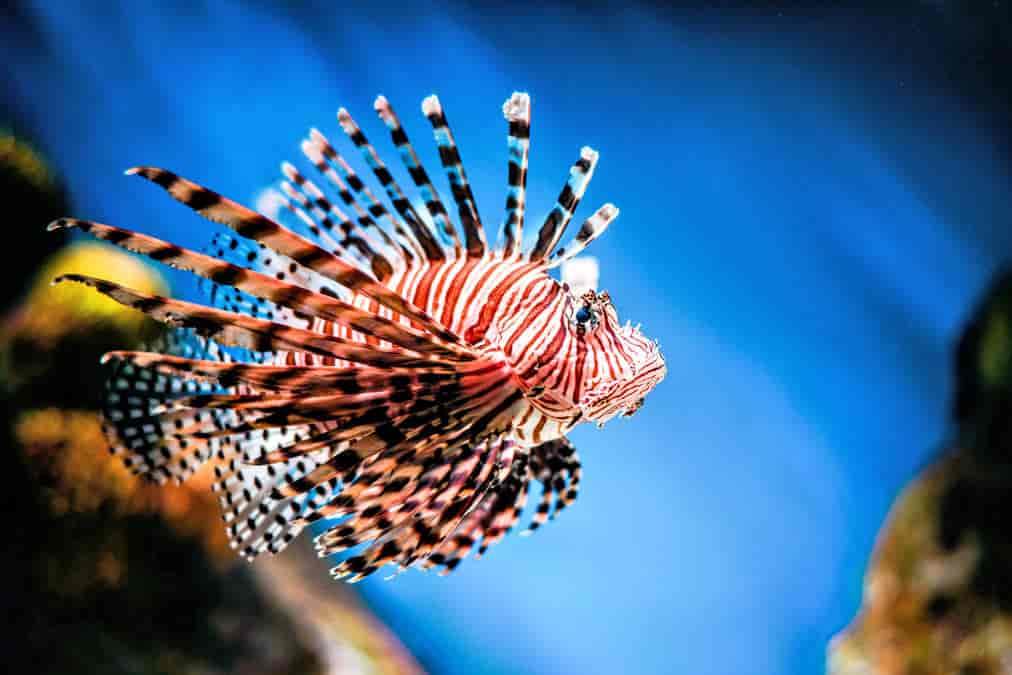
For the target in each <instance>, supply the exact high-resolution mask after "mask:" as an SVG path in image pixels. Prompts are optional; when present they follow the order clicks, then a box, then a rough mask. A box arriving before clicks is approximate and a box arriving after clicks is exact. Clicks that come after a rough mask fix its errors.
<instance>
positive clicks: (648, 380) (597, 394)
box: [579, 329, 667, 426]
mask: <svg viewBox="0 0 1012 675" xmlns="http://www.w3.org/2000/svg"><path fill="white" fill-rule="evenodd" d="M631 330H632V331H634V332H635V337H636V338H638V340H639V341H641V342H642V343H644V344H645V345H646V350H645V352H644V353H643V354H642V355H641V356H640V357H639V358H638V359H636V360H635V361H634V362H633V365H632V368H631V369H630V372H629V374H628V375H627V376H626V377H623V378H620V379H614V380H608V381H606V382H601V383H599V384H598V385H597V386H594V387H591V389H590V390H589V391H588V392H587V393H586V394H584V396H583V398H582V399H581V400H580V403H579V407H580V411H581V412H582V413H583V419H585V420H587V421H590V422H596V423H597V425H598V426H603V425H604V424H605V423H606V422H608V421H609V420H611V419H612V418H613V417H615V416H616V415H619V414H621V415H622V416H623V417H629V416H631V415H633V414H635V413H636V411H637V410H639V409H640V408H641V407H642V406H643V400H644V398H646V395H647V394H649V393H650V391H651V390H652V389H653V388H654V387H656V386H657V384H658V383H659V382H660V381H661V380H663V379H664V376H665V374H666V373H667V366H665V364H664V357H663V356H661V350H660V348H658V346H657V343H655V342H653V341H647V340H646V339H645V338H643V337H642V336H641V335H639V331H638V330H636V329H631Z"/></svg>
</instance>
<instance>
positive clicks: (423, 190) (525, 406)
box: [52, 94, 665, 581]
mask: <svg viewBox="0 0 1012 675" xmlns="http://www.w3.org/2000/svg"><path fill="white" fill-rule="evenodd" d="M422 109H423V112H424V113H425V115H426V117H427V118H428V119H429V121H430V122H431V124H432V127H433V131H434V135H435V139H436V143H437V145H438V148H439V155H440V159H441V163H442V165H443V168H444V169H445V172H446V175H447V178H448V181H449V183H450V187H451V192H452V198H453V207H454V208H455V210H456V212H457V216H458V220H459V222H460V229H461V232H460V234H458V231H457V229H456V227H455V226H454V224H453V222H452V219H451V217H450V214H449V212H448V210H447V205H446V203H444V202H443V201H442V199H441V197H440V196H439V193H438V192H437V190H436V188H435V187H434V185H433V184H432V182H431V179H430V177H429V175H428V173H427V172H426V170H425V168H424V167H423V166H422V165H421V163H420V162H419V160H418V158H417V156H416V154H415V151H414V149H413V147H412V145H411V143H410V142H409V141H408V138H407V135H406V133H405V131H404V129H403V127H402V126H401V124H400V122H399V120H398V119H397V117H396V115H395V114H394V112H393V110H392V108H391V107H390V105H389V103H388V102H387V101H386V99H384V98H383V97H380V98H379V99H377V101H376V110H377V112H378V113H379V116H380V118H381V119H382V121H383V122H384V124H385V125H386V127H387V128H388V130H389V132H390V135H391V138H392V140H393V142H394V145H395V146H396V147H397V150H398V153H399V155H400V157H401V159H402V160H403V162H404V164H405V166H406V168H407V170H408V173H409V174H410V176H411V179H412V181H413V182H414V184H415V186H416V188H417V189H418V190H419V192H420V194H421V196H422V200H423V202H424V207H421V206H420V207H418V208H417V209H416V207H415V206H414V205H413V204H412V203H411V202H410V201H409V200H408V198H407V197H406V196H405V194H404V192H403V191H402V189H401V187H400V186H399V185H398V183H397V182H396V181H395V180H394V178H393V177H392V175H391V173H390V171H389V169H388V168H387V167H386V165H385V164H384V163H383V161H382V160H381V159H380V157H379V155H378V154H377V153H376V151H375V150H374V148H373V146H372V145H371V144H370V143H369V142H368V141H367V139H366V138H365V136H364V134H363V133H362V131H361V129H360V128H359V127H358V126H357V124H356V123H355V122H354V120H352V118H351V117H350V115H348V113H347V112H346V111H345V110H344V109H342V110H341V111H339V113H338V119H339V122H340V125H341V127H342V129H343V131H344V132H345V133H346V134H347V135H348V137H349V138H350V140H351V141H352V143H353V144H354V145H355V146H356V147H357V148H358V150H359V151H360V152H361V154H362V156H363V158H364V159H365V162H366V164H367V165H368V166H369V168H370V169H371V170H372V173H373V174H374V175H375V177H376V179H377V180H378V182H379V184H380V185H381V186H382V188H383V190H384V192H385V193H386V196H387V197H388V199H389V201H390V202H391V204H392V205H393V207H394V208H393V211H391V210H389V209H388V208H387V207H386V206H385V205H384V204H383V202H381V201H380V199H378V198H377V197H376V195H375V193H374V192H373V191H372V190H371V189H370V188H369V187H367V186H366V184H365V183H364V181H363V180H362V179H361V178H360V177H359V176H358V175H357V174H356V173H355V171H354V170H353V169H352V167H351V165H350V164H349V163H348V162H347V161H346V160H345V158H344V157H343V156H342V155H341V154H340V153H339V152H338V151H337V150H335V148H334V147H333V146H332V145H331V144H330V142H329V141H328V140H327V139H326V138H325V137H324V136H323V135H322V134H321V133H320V132H318V131H316V130H313V131H312V132H311V134H310V136H309V138H308V139H306V140H305V141H304V142H303V144H302V149H303V152H304V154H305V156H306V158H307V159H308V160H309V162H310V163H311V164H312V165H313V166H314V169H315V170H316V171H317V173H319V174H320V176H322V178H323V179H324V180H325V181H326V183H325V185H326V187H325V188H321V187H318V186H317V184H316V183H314V182H313V181H312V180H310V179H309V178H307V177H306V176H305V175H303V174H302V173H301V172H300V171H299V170H298V169H297V168H295V167H294V166H293V165H291V164H288V163H285V164H284V165H283V167H282V169H283V173H284V175H285V179H284V180H283V181H282V182H281V184H280V190H281V195H282V196H281V202H282V203H283V205H284V206H285V207H287V210H288V211H289V212H290V213H291V214H292V217H293V219H294V222H296V223H299V225H298V226H299V227H300V228H302V229H303V230H304V231H305V234H304V235H303V234H299V233H297V232H296V231H295V230H294V229H290V228H288V227H286V226H284V225H282V224H281V223H279V222H276V221H275V220H272V219H270V218H268V217H266V216H264V215H262V214H260V213H257V212H255V211H252V210H250V209H247V208H245V207H243V206H241V205H239V204H237V203H235V202H233V201H231V200H228V199H226V198H225V197H222V196H221V195H218V194H217V193H214V192H212V191H210V190H208V189H207V188H204V187H202V186H199V185H197V184H196V183H193V182H191V181H188V180H186V179H184V178H181V177H179V176H176V175H174V174H172V173H170V172H168V171H165V170H162V169H154V168H139V169H132V170H131V171H129V172H128V173H135V174H139V175H141V176H143V177H145V178H147V179H149V180H151V181H153V182H155V183H157V184H158V185H160V186H161V187H163V188H164V189H165V190H166V191H168V192H169V194H170V195H171V196H173V197H174V198H176V199H177V200H179V201H181V202H182V203H184V204H186V205H187V206H189V207H191V208H193V209H194V210H196V211H197V212H198V213H200V214H201V215H203V216H205V217H207V218H208V219H210V220H212V221H215V222H218V223H221V224H224V225H226V226H228V227H229V228H231V230H233V231H234V232H220V233H218V234H216V235H215V237H214V239H213V240H212V246H211V249H210V250H209V251H208V252H207V253H198V252H194V251H189V250H187V249H183V248H180V247H177V246H175V245H172V244H169V243H167V242H164V241H160V240H157V239H154V238H152V237H148V236H146V235H142V234H138V233H136V232H132V231H128V230H123V229H120V228H116V227H112V226H108V225H102V224H99V223H93V222H88V221H80V220H71V219H63V220H60V221H57V222H56V223H54V224H53V225H52V227H54V228H55V227H77V228H80V229H82V230H85V231H87V232H89V233H90V234H92V235H94V236H96V237H98V238H100V239H104V240H107V241H109V242H112V243H114V244H117V245H119V246H122V247H124V248H127V249H129V250H132V251H135V252H138V253H141V254H144V255H147V256H149V257H151V258H153V259H155V260H158V261H160V262H163V263H165V264H168V265H171V266H173V267H177V268H180V269H184V270H188V271H190V272H193V273H194V274H197V275H198V276H201V277H203V278H204V279H205V280H206V284H207V289H208V290H209V295H210V298H211V305H210V306H204V305H199V304H194V303H189V302H184V301H180V300H174V299H169V298H162V297H155V296H149V295H145V294H142V293H139V292H136V291H133V290H130V289H128V288H125V287H122V286H118V285H116V284H113V283H111V282H107V281H103V280H100V279H94V278H89V277H82V276H78V275H72V276H70V277H67V278H69V279H71V280H73V281H79V282H82V283H86V284H89V285H91V286H94V287H95V288H96V289H98V290H99V291H100V292H102V293H105V294H106V295H109V296H110V297H112V298H114V299H116V300H118V301H119V302H121V303H123V304H125V305H128V306H131V307H135V308H137V309H139V310H141V311H143V312H146V313H147V314H149V315H150V316H152V317H154V318H155V319H158V320H160V321H163V322H165V323H167V324H169V325H172V326H177V327H179V328H180V329H181V330H179V331H176V332H174V333H172V334H170V335H169V337H168V338H167V339H166V342H165V344H164V345H162V349H161V350H160V351H159V352H154V351H152V352H114V353H111V354H109V355H107V357H108V358H109V359H111V360H112V362H113V364H114V372H113V374H112V376H111V377H110V380H109V384H108V388H107V401H106V405H105V409H104V411H103V412H104V416H105V420H106V425H105V427H106V432H107V435H108V437H109V439H110V445H111V447H112V450H113V452H114V453H118V454H121V455H122V456H123V457H124V461H125V462H126V463H127V465H128V466H129V467H130V468H131V469H132V470H134V471H135V472H136V473H138V474H140V475H142V476H145V477H147V478H149V479H151V480H154V481H157V482H163V481H165V480H167V479H174V480H177V481H182V480H185V479H186V478H187V477H188V476H189V475H191V474H192V473H193V472H194V471H195V470H196V469H197V468H199V467H200V466H201V465H202V464H204V463H205V462H207V461H212V462H214V463H215V467H214V470H215V475H216V481H215V484H214V488H215V489H216V490H218V491H219V492H220V494H221V504H222V508H223V511H224V519H225V521H226V523H227V531H228V535H229V537H230V540H231V543H232V545H233V546H234V547H235V548H237V549H238V550H239V551H240V553H241V554H242V555H244V556H245V557H247V558H253V557H255V556H256V555H258V554H259V553H261V552H264V551H269V552H271V553H276V552H279V551H280V550H282V549H283V548H284V547H285V545H286V544H287V543H288V542H289V541H291V540H292V539H293V538H294V537H295V536H296V535H297V534H298V533H299V532H300V531H301V530H302V529H304V528H305V527H306V526H307V525H309V524H311V523H314V522H317V521H324V523H325V524H326V525H327V526H329V527H327V528H326V529H324V530H323V532H322V533H321V534H319V535H318V536H317V538H316V546H317V550H318V552H319V553H320V555H321V556H329V555H332V554H338V553H341V552H343V551H347V550H349V549H352V548H356V547H359V546H360V545H365V546H363V549H362V550H360V551H359V552H358V553H356V554H355V555H352V556H350V557H346V558H345V559H344V560H343V561H341V562H340V564H338V565H337V566H336V567H335V568H334V569H333V570H332V572H333V574H334V575H335V576H337V577H347V578H349V579H350V580H353V581H354V580H358V579H360V578H362V577H364V576H366V575H368V574H370V573H372V572H374V571H375V570H377V569H378V568H379V567H381V566H383V565H385V564H388V563H391V564H395V565H398V566H399V567H400V569H406V568H407V567H411V566H419V567H422V568H430V567H442V568H443V570H444V573H445V572H448V571H451V570H452V569H454V567H456V565H457V564H458V563H459V562H460V560H461V559H462V557H463V556H465V555H466V554H467V553H468V552H469V551H470V550H471V549H472V548H473V547H474V546H475V545H476V544H478V543H479V542H480V547H479V555H480V553H482V552H484V550H485V549H486V548H487V547H488V546H489V545H491V544H494V543H496V542H498V541H499V540H500V539H502V537H503V536H504V535H505V534H506V533H507V532H508V531H509V530H510V529H511V528H512V527H513V526H514V525H515V523H516V522H517V520H518V518H519V516H520V512H521V510H522V509H523V507H524V505H525V502H526V499H527V494H528V488H529V484H530V483H532V482H534V481H537V482H540V483H541V484H542V497H541V501H540V503H539V504H538V507H537V510H536V513H535V515H534V517H533V519H532V522H531V524H530V526H529V527H528V530H533V529H535V528H537V527H538V526H539V525H541V524H542V523H543V522H544V521H545V520H546V519H547V518H548V517H550V515H551V516H554V514H555V513H557V512H558V511H559V510H561V509H562V508H565V507H566V506H567V505H568V504H570V503H571V502H572V501H573V500H574V499H575V497H576V494H577V488H578V484H579V480H580V461H579V459H578V456H577V454H576V452H575V450H574V448H573V447H572V445H571V444H570V443H569V441H568V440H567V439H566V437H565V434H566V433H567V432H568V431H569V430H571V429H572V428H573V427H574V426H575V425H576V424H577V423H578V422H581V421H594V422H598V423H599V424H603V423H604V422H605V421H607V420H608V419H610V418H612V417H614V416H615V415H618V414H632V413H633V412H635V411H636V409H637V408H638V407H639V405H640V404H641V403H642V400H643V397H644V396H645V395H646V394H647V393H648V392H649V391H650V390H651V389H652V388H653V387H654V386H655V385H656V384H657V383H658V382H659V381H660V380H661V379H662V378H663V376H664V373H665V368H664V361H663V359H662V358H661V356H660V353H659V351H658V349H657V346H656V344H655V343H654V342H652V341H650V340H647V339H646V338H644V337H643V336H642V335H641V334H640V333H639V330H638V329H636V328H631V327H630V326H628V324H627V325H626V326H620V325H619V323H618V319H617V315H616V313H615V309H614V307H613V306H612V304H611V301H610V298H609V297H608V296H607V294H606V293H600V294H598V293H595V292H593V291H590V292H588V293H586V294H584V295H583V296H581V297H574V296H573V295H572V294H571V293H570V291H569V289H568V288H567V287H566V286H565V285H563V284H560V283H559V282H558V281H556V280H555V279H553V278H552V277H551V276H549V271H550V270H551V269H552V268H554V267H556V266H557V265H559V264H560V263H562V262H564V261H565V260H568V259H570V258H572V257H573V256H575V255H576V254H577V253H579V252H581V251H582V250H583V249H584V248H585V247H586V246H587V245H588V244H589V243H590V242H591V241H593V239H595V238H596V237H597V236H598V235H600V234H601V232H603V231H604V229H605V228H606V227H607V225H608V224H609V223H610V222H611V221H612V220H613V219H614V218H615V217H616V216H617V214H618V210H617V209H616V208H615V207H614V206H612V205H610V204H606V205H605V206H603V207H602V208H601V209H599V210H598V211H597V212H596V213H594V214H593V215H592V216H591V217H590V218H588V219H587V220H586V221H585V222H584V223H583V225H582V227H581V228H580V230H579V232H578V233H577V235H576V236H575V237H574V238H573V240H572V241H571V242H570V243H569V244H567V245H566V246H564V247H561V248H560V247H558V243H559V240H560V238H561V236H562V234H563V231H564V229H565V228H566V226H567V224H568V222H569V221H570V220H571V218H572V216H573V213H574V212H575V210H576V208H577V205H578V204H579V202H580V199H581V197H582V196H583V193H584V190H585V189H586V186H587V184H588V182H589V181H590V178H591V176H592V174H593V171H594V167H595V165H596V162H597V153H595V152H594V151H592V150H590V149H589V148H584V149H583V150H582V151H581V154H580V158H579V159H578V160H577V162H576V163H575V164H574V166H573V168H572V169H571V171H570V176H569V180H568V181H567V183H566V185H565V187H564V188H563V190H562V192H561V194H560V196H559V198H558V200H557V202H556V204H555V206H554V207H553V208H552V210H551V212H550V213H549V216H548V218H547V219H546V221H545V223H544V224H543V225H542V226H541V228H540V230H539V231H538V236H537V240H536V242H535V243H534V245H533V246H532V247H530V248H529V250H524V247H523V245H522V239H523V224H524V214H525V206H526V204H525V190H526V175H527V154H528V149H529V119H530V107H529V99H528V97H527V96H526V95H525V94H514V95H513V97H512V98H511V99H510V100H508V101H507V103H506V105H505V106H504V108H503V110H504V113H505V115H506V118H507V120H508V121H509V137H508V146H509V153H510V159H509V173H508V178H509V180H508V183H509V186H508V193H507V200H506V215H505V218H504V225H503V228H502V232H501V235H500V239H501V240H502V242H503V244H502V246H499V247H496V248H491V247H489V245H488V244H487V242H486V240H485V236H484V231H483V228H482V224H481V219H480V217H479V215H478V210H477V206H476V204H475V202H474V197H473V195H472V192H471V189H470V187H469V185H468V182H467V178H466V174H465V172H464V168H463V165H462V163H461V160H460V155H459V152H458V150H457V147H456V145H455V143H454V141H453V136H452V133H451V132H450V129H449V126H448V124H447V122H446V118H445V115H444V114H443V111H442V108H441V106H440V104H439V102H438V100H437V99H436V98H435V97H434V96H433V97H430V98H428V99H426V100H425V102H424V103H423V106H422ZM335 195H336V198H335ZM422 208H424V211H425V213H426V217H423V216H422V215H421V214H420V213H419V209H422ZM461 234H462V235H463V236H461Z"/></svg>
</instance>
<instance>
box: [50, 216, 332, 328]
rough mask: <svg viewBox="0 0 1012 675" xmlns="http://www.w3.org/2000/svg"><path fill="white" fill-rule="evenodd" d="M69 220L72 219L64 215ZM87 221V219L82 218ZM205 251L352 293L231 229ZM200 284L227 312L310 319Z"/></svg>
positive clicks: (304, 322)
mask: <svg viewBox="0 0 1012 675" xmlns="http://www.w3.org/2000/svg"><path fill="white" fill-rule="evenodd" d="M64 220H68V221H69V220H70V219H64ZM80 222H84V221H80ZM202 252H203V253H204V254H206V255H210V256H212V257H214V258H217V259H218V260H223V261H225V262H229V263H232V264H233V265H238V266H240V267H244V268H247V269H251V270H255V271H257V272H260V273H261V274H264V275H267V276H268V277H275V278H276V277H277V275H278V274H279V273H281V274H284V275H285V279H286V280H287V281H288V282H289V283H293V284H297V285H299V286H303V287H305V288H312V289H315V290H319V291H323V292H324V293H330V292H336V293H340V294H342V295H344V296H346V297H347V296H350V292H349V291H348V290H347V289H344V288H342V287H340V286H338V285H336V284H334V283H333V282H331V281H330V280H329V279H324V278H323V277H321V276H320V275H318V274H316V273H315V272H312V271H311V270H308V269H305V268H303V267H301V266H300V265H296V266H295V272H294V273H293V272H292V265H293V264H294V263H291V262H287V263H286V262H285V261H284V260H282V259H276V258H273V257H272V253H271V252H270V251H269V249H267V248H264V247H261V246H260V245H258V244H257V243H256V242H251V241H249V240H246V239H243V238H242V237H239V236H237V235H235V234H233V233H232V232H215V233H214V234H213V235H212V236H211V243H210V245H209V246H206V247H205V248H204V249H203V251H202ZM197 286H198V287H199V288H200V290H201V291H202V292H203V293H204V295H205V296H206V297H207V298H208V301H209V302H208V304H209V305H210V306H211V307H217V308H218V309H223V310H225V311H226V312H235V313H237V314H247V315H249V316H252V317H255V318H258V319H267V320H268V321H274V322H277V323H283V324H285V325H288V326H295V327H297V328H308V327H309V326H310V323H311V319H310V317H306V316H300V315H298V314H297V313H296V312H293V311H292V310H291V309H289V308H288V307H281V306H279V305H277V304H275V303H273V302H271V301H270V300H265V299H263V298H260V297H257V296H255V295H251V294H249V293H247V292H245V291H242V290H240V289H238V288H234V287H232V286H229V285H227V284H222V283H217V282H214V281H212V280H210V279H208V278H206V277H200V279H199V280H198V282H197Z"/></svg>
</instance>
